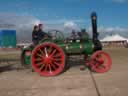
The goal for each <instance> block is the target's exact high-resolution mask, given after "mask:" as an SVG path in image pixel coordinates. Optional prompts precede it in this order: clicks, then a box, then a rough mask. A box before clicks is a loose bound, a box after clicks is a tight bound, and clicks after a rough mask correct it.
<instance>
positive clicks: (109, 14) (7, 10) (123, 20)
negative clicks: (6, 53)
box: [0, 0, 128, 35]
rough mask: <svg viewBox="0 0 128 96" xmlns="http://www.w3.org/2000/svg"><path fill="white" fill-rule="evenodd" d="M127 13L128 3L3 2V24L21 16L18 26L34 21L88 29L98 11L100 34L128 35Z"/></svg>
mask: <svg viewBox="0 0 128 96" xmlns="http://www.w3.org/2000/svg"><path fill="white" fill-rule="evenodd" d="M127 10H128V0H0V21H3V18H4V19H7V20H5V21H6V22H9V21H10V22H13V20H12V19H10V18H12V17H13V19H15V18H14V17H16V18H17V17H20V19H21V20H20V21H18V18H17V19H16V20H14V21H15V22H18V24H19V23H21V22H22V24H23V23H25V24H26V23H28V22H30V21H31V19H34V20H35V23H38V22H42V23H44V24H46V25H50V27H53V26H54V27H55V28H62V26H65V25H66V26H67V25H70V26H75V27H79V28H84V27H87V28H88V29H89V28H90V25H91V22H90V14H91V12H93V11H95V12H96V13H97V15H98V28H99V30H100V31H111V32H112V31H119V32H120V33H121V32H124V33H125V34H127V32H128V19H127V18H128V12H127ZM5 17H6V18H5ZM22 17H23V18H22ZM25 18H26V19H27V18H28V19H30V18H31V19H30V20H29V21H27V20H26V19H25ZM1 19H2V20H1ZM22 19H23V20H22ZM23 21H24V22H23ZM25 21H26V22H25ZM31 23H32V22H31ZM28 24H30V23H28ZM127 35H128V34H127Z"/></svg>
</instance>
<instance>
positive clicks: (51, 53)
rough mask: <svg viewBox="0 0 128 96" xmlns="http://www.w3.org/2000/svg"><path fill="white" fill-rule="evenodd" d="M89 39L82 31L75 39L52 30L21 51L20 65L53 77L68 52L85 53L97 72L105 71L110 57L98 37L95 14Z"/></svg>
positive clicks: (60, 71) (60, 67)
mask: <svg viewBox="0 0 128 96" xmlns="http://www.w3.org/2000/svg"><path fill="white" fill-rule="evenodd" d="M91 21H92V31H93V36H92V39H89V36H88V34H85V33H81V36H79V37H77V38H64V35H63V33H62V32H60V31H58V30H51V31H49V32H48V34H49V35H50V36H51V37H52V38H46V39H42V40H41V41H40V42H39V44H38V45H36V46H34V47H27V48H24V49H23V50H22V53H21V62H22V65H23V66H27V67H31V68H32V69H33V70H34V71H35V72H37V73H39V74H40V75H42V76H55V75H58V74H60V73H62V72H64V69H65V68H66V66H67V63H66V60H67V58H68V56H70V55H84V60H85V65H86V66H88V68H89V69H90V70H91V71H94V72H97V73H103V72H107V71H108V70H109V69H110V67H111V65H112V60H111V58H110V56H109V55H108V54H107V53H106V52H104V51H102V45H101V42H100V41H99V40H98V32H97V15H96V13H95V12H93V13H92V14H91Z"/></svg>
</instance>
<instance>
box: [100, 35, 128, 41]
mask: <svg viewBox="0 0 128 96" xmlns="http://www.w3.org/2000/svg"><path fill="white" fill-rule="evenodd" d="M125 40H126V41H127V42H128V38H125V37H122V36H120V35H119V34H115V35H112V36H106V37H105V38H103V39H102V40H100V41H125Z"/></svg>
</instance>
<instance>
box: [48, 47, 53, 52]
mask: <svg viewBox="0 0 128 96" xmlns="http://www.w3.org/2000/svg"><path fill="white" fill-rule="evenodd" d="M51 52H52V46H49V49H48V54H51Z"/></svg>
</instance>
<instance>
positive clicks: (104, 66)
mask: <svg viewBox="0 0 128 96" xmlns="http://www.w3.org/2000/svg"><path fill="white" fill-rule="evenodd" d="M91 60H92V61H91V62H90V63H91V64H90V65H91V69H92V70H93V71H95V72H98V73H104V72H107V71H108V70H109V69H110V68H111V65H112V60H111V57H110V56H109V55H108V54H107V53H106V52H103V51H97V52H95V53H94V54H93V55H92V56H91Z"/></svg>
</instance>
